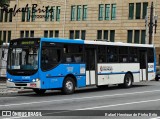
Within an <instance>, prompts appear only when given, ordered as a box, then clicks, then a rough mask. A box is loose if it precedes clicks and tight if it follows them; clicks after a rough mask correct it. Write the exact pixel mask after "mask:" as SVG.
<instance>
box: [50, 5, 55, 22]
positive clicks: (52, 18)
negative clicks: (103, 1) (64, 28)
mask: <svg viewBox="0 0 160 119" xmlns="http://www.w3.org/2000/svg"><path fill="white" fill-rule="evenodd" d="M50 11H51V16H50V20H51V21H54V14H55V13H54V12H55V7H54V6H52V7H51V10H50Z"/></svg>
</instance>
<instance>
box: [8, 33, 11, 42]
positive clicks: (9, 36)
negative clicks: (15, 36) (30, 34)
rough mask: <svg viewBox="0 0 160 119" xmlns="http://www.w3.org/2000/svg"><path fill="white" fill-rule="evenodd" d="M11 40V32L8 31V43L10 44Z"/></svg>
mask: <svg viewBox="0 0 160 119" xmlns="http://www.w3.org/2000/svg"><path fill="white" fill-rule="evenodd" d="M10 40H11V31H8V43H9V42H10Z"/></svg>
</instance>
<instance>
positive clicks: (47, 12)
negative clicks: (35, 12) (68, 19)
mask: <svg viewBox="0 0 160 119" xmlns="http://www.w3.org/2000/svg"><path fill="white" fill-rule="evenodd" d="M48 20H49V7H46V15H45V21H48Z"/></svg>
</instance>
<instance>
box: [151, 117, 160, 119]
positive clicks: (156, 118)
mask: <svg viewBox="0 0 160 119" xmlns="http://www.w3.org/2000/svg"><path fill="white" fill-rule="evenodd" d="M150 119H160V117H155V118H150Z"/></svg>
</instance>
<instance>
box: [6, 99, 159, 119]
mask: <svg viewBox="0 0 160 119" xmlns="http://www.w3.org/2000/svg"><path fill="white" fill-rule="evenodd" d="M157 101H160V99H155V100H145V101H138V102H130V103H119V104H115V105H105V106H98V107H89V108H80V109H74V110H68V111H57V112H53V113H45V114H43V115H42V116H46V115H50V114H56V113H66V112H73V111H80V110H93V109H99V108H108V107H116V106H125V105H132V104H139V103H147V102H157ZM28 117H30V116H28ZM18 118H26V117H9V118H4V119H18ZM151 119H160V117H156V118H151Z"/></svg>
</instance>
